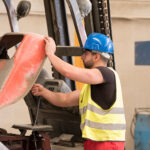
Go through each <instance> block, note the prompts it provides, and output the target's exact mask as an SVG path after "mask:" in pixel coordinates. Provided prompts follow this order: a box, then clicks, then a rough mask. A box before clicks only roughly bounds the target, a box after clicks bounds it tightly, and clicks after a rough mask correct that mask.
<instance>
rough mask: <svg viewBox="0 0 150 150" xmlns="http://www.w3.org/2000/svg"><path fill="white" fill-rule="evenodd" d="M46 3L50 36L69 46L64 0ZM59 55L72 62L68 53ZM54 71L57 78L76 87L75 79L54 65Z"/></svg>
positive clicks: (71, 86) (57, 41)
mask: <svg viewBox="0 0 150 150" xmlns="http://www.w3.org/2000/svg"><path fill="white" fill-rule="evenodd" d="M44 5H45V13H46V19H47V27H48V34H49V36H51V37H53V38H54V40H55V42H56V44H57V45H61V46H69V45H70V40H69V34H68V23H67V17H66V10H65V3H64V0H61V1H60V0H44ZM59 57H60V58H61V59H63V60H64V61H66V62H68V63H70V64H72V58H71V57H67V56H66V55H63V56H60V55H59ZM52 71H53V74H52V75H53V77H54V78H55V79H62V80H65V82H66V83H67V84H68V86H69V87H70V88H71V89H75V84H74V81H71V80H69V79H68V78H66V77H64V76H62V75H61V74H60V73H58V72H57V71H56V69H55V68H53V67H52Z"/></svg>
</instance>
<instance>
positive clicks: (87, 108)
mask: <svg viewBox="0 0 150 150" xmlns="http://www.w3.org/2000/svg"><path fill="white" fill-rule="evenodd" d="M111 70H112V71H113V72H114V74H115V79H116V101H115V103H114V104H113V105H112V107H111V108H110V109H108V110H104V109H103V108H102V107H100V106H99V105H98V104H96V103H95V102H94V101H93V100H92V98H91V86H90V85H89V84H85V85H84V87H83V89H82V91H81V94H80V101H79V109H80V115H81V130H82V137H83V138H86V139H91V140H93V141H125V129H126V121H125V115H124V108H123V99H122V91H121V86H120V80H119V77H118V74H117V73H116V72H115V71H114V70H113V69H111ZM108 94H109V93H108Z"/></svg>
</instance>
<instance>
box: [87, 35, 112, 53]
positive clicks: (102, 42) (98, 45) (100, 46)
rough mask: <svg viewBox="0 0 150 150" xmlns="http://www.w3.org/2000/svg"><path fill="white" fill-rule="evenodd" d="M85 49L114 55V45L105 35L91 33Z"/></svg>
mask: <svg viewBox="0 0 150 150" xmlns="http://www.w3.org/2000/svg"><path fill="white" fill-rule="evenodd" d="M84 49H88V50H94V51H99V52H105V53H111V54H113V43H112V41H111V39H110V38H109V37H108V36H106V35H104V34H101V33H91V34H90V35H89V36H88V38H87V40H86V42H85V45H84Z"/></svg>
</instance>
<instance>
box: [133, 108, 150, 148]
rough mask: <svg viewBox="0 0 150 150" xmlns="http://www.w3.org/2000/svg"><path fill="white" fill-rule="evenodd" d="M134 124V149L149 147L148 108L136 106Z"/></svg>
mask: <svg viewBox="0 0 150 150" xmlns="http://www.w3.org/2000/svg"><path fill="white" fill-rule="evenodd" d="M135 112H136V113H135V114H136V124H135V129H134V146H135V150H148V149H150V145H149V140H150V126H149V122H150V108H136V109H135Z"/></svg>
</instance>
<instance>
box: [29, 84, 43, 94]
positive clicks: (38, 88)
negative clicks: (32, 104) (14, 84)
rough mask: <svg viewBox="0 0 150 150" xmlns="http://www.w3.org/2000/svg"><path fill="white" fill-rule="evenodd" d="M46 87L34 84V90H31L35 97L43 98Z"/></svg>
mask: <svg viewBox="0 0 150 150" xmlns="http://www.w3.org/2000/svg"><path fill="white" fill-rule="evenodd" d="M44 89H45V88H44V87H43V86H42V85H40V84H34V85H33V87H32V89H31V92H32V94H33V95H34V96H41V95H42V93H43V91H44Z"/></svg>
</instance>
